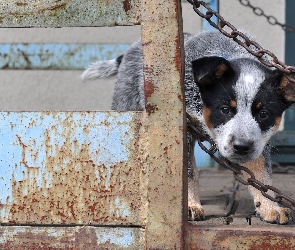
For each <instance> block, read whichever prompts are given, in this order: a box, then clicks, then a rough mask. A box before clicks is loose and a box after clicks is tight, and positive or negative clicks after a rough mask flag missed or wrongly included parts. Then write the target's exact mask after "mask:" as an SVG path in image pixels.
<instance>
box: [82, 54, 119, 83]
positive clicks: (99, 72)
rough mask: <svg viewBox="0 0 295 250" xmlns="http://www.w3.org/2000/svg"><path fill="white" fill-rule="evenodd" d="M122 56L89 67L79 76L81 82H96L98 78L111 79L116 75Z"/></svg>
mask: <svg viewBox="0 0 295 250" xmlns="http://www.w3.org/2000/svg"><path fill="white" fill-rule="evenodd" d="M122 58H123V56H119V57H118V58H117V59H113V60H108V61H98V62H95V63H93V64H91V65H90V66H89V68H88V69H86V70H85V71H84V72H83V74H82V75H81V79H82V81H84V82H85V81H90V80H96V79H100V78H111V77H114V76H115V75H116V74H117V73H118V68H119V66H120V63H121V61H122Z"/></svg>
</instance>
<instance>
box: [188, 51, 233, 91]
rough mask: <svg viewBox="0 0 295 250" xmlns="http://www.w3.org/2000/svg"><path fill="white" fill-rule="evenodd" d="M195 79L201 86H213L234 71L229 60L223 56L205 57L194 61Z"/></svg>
mask: <svg viewBox="0 0 295 250" xmlns="http://www.w3.org/2000/svg"><path fill="white" fill-rule="evenodd" d="M192 67H193V73H194V80H195V82H196V84H197V85H198V86H199V88H206V87H211V86H212V85H213V84H214V83H216V82H217V81H218V80H220V79H221V78H222V77H224V76H225V75H226V74H227V73H229V72H230V71H232V68H231V66H230V64H229V62H228V61H227V60H226V59H224V58H223V57H217V56H212V57H203V58H200V59H197V60H195V61H193V62H192Z"/></svg>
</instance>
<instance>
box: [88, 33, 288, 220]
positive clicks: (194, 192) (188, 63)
mask: <svg viewBox="0 0 295 250" xmlns="http://www.w3.org/2000/svg"><path fill="white" fill-rule="evenodd" d="M184 48H185V77H184V84H185V85H184V87H185V101H186V110H187V112H188V113H189V114H190V115H191V116H192V117H193V118H195V119H198V120H199V121H200V122H201V123H202V124H203V127H204V130H205V131H206V132H207V133H208V134H209V135H210V136H211V137H212V138H213V139H214V140H215V141H216V142H217V145H218V147H219V150H220V152H221V153H222V154H223V155H224V156H226V157H228V158H229V160H232V161H234V162H236V163H245V164H246V165H248V166H249V167H250V168H251V170H252V171H253V172H254V174H255V176H256V178H257V179H258V180H261V181H264V182H266V183H267V184H271V172H272V171H271V167H270V166H271V163H270V153H269V152H270V147H269V145H268V140H269V138H270V136H271V135H272V134H273V133H274V132H275V131H276V129H277V127H275V126H273V127H271V128H269V129H268V130H267V131H266V132H265V131H261V130H260V129H259V126H258V125H257V123H256V122H255V120H254V118H253V117H251V115H250V114H251V110H250V109H251V105H250V104H251V103H252V102H253V100H254V99H255V96H256V95H257V92H258V90H259V88H260V84H261V83H262V81H263V80H264V72H266V71H267V70H268V71H269V69H266V67H264V66H261V65H258V64H257V60H256V59H255V58H254V57H253V56H252V55H250V54H249V53H248V52H247V51H246V50H245V49H244V48H242V47H241V46H239V45H238V44H236V43H235V42H234V41H232V40H231V39H229V38H227V37H225V36H223V35H222V34H220V33H219V32H216V31H210V32H203V33H201V34H199V35H196V36H193V35H190V34H185V36H184ZM214 56H215V57H222V58H224V59H225V60H226V61H228V62H229V63H230V64H232V65H233V67H235V65H236V66H237V69H238V71H239V75H238V76H237V81H236V84H235V85H234V91H235V93H236V95H237V100H233V101H232V103H235V105H234V106H236V104H237V105H238V107H237V114H236V115H235V116H234V117H233V118H232V119H231V120H230V121H228V122H227V123H225V124H222V125H220V126H218V127H216V128H215V127H214V128H209V127H208V126H207V124H206V122H205V119H204V114H203V110H204V103H203V101H202V96H201V93H200V91H199V87H198V85H197V84H196V81H195V79H194V73H193V69H192V62H193V61H195V60H197V59H200V58H204V57H214ZM142 58H143V55H142V46H141V41H140V40H139V41H137V42H136V43H134V44H133V45H132V46H131V47H130V48H129V50H128V51H127V52H126V54H124V56H123V59H122V61H121V58H120V60H109V61H105V62H96V63H94V64H93V65H91V66H90V67H89V68H88V69H87V70H86V71H85V72H84V73H83V75H82V79H83V80H89V79H90V80H93V79H95V78H102V77H104V78H106V77H112V76H114V75H115V74H117V81H116V85H115V90H114V96H113V102H112V109H114V110H122V111H124V110H144V109H145V103H144V93H143V71H142V68H143V60H142ZM201 73H202V72H201ZM289 90H290V88H289ZM259 106H260V105H259ZM239 119H240V120H239ZM245 123H246V124H248V125H249V126H244V127H245V128H244V129H241V124H245ZM228 131H231V132H230V133H231V134H228V133H229V132H228ZM234 136H235V137H241V138H245V137H247V138H248V139H249V138H250V139H251V140H257V139H258V140H257V143H256V142H255V143H256V144H255V143H254V146H253V147H254V148H255V150H254V151H255V152H253V154H251V155H250V154H248V155H247V156H241V155H239V156H238V157H235V155H234V153H233V152H232V149H231V148H230V147H229V146H228V144H229V143H230V140H232V139H231V138H233V137H234ZM187 139H188V154H189V162H188V178H189V194H188V196H189V204H188V206H189V219H190V220H200V219H203V218H204V210H203V208H202V206H201V203H200V199H199V195H198V187H197V183H198V173H197V170H196V164H195V162H194V157H193V147H194V144H195V141H194V139H193V138H192V136H191V135H190V134H188V136H187ZM250 192H251V193H252V195H253V198H254V202H255V204H258V203H259V204H260V206H259V207H257V212H258V213H259V214H260V216H261V217H262V219H264V220H266V221H269V222H271V223H280V224H285V223H288V222H289V221H290V220H291V219H292V218H291V216H290V215H289V214H290V213H289V211H288V210H286V209H282V208H281V207H279V206H278V205H277V204H275V203H273V202H270V201H269V200H268V199H266V198H264V197H263V196H262V195H261V194H260V193H259V192H256V191H255V190H253V189H252V188H250Z"/></svg>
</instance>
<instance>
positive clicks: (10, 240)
mask: <svg viewBox="0 0 295 250" xmlns="http://www.w3.org/2000/svg"><path fill="white" fill-rule="evenodd" d="M0 249H2V250H11V249H14V250H23V249H34V250H47V249H48V250H49V249H50V250H55V249H65V250H67V249H71V250H73V249H85V250H88V249H89V250H90V249H91V250H95V249H114V250H115V249H116V250H117V249H132V250H134V249H138V250H140V249H145V248H144V241H143V230H142V229H141V228H129V227H125V228H124V227H117V228H110V227H109V228H108V227H91V226H84V227H28V226H27V227H24V226H22V227H21V226H13V227H0Z"/></svg>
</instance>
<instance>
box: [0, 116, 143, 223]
mask: <svg viewBox="0 0 295 250" xmlns="http://www.w3.org/2000/svg"><path fill="white" fill-rule="evenodd" d="M140 121H141V113H140V112H126V113H116V112H1V113H0V180H1V181H0V198H1V201H0V202H1V207H0V209H1V210H0V211H1V212H0V218H1V219H0V221H1V223H9V224H102V223H103V224H104V225H110V224H112V225H113V224H124V225H130V224H132V225H141V222H140V218H139V213H140V208H141V199H140V195H141V194H140V181H139V179H140V178H139V174H140V172H141V171H140V165H139V164H138V161H139V160H138V157H137V154H138V144H137V141H138V131H139V128H140Z"/></svg>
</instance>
